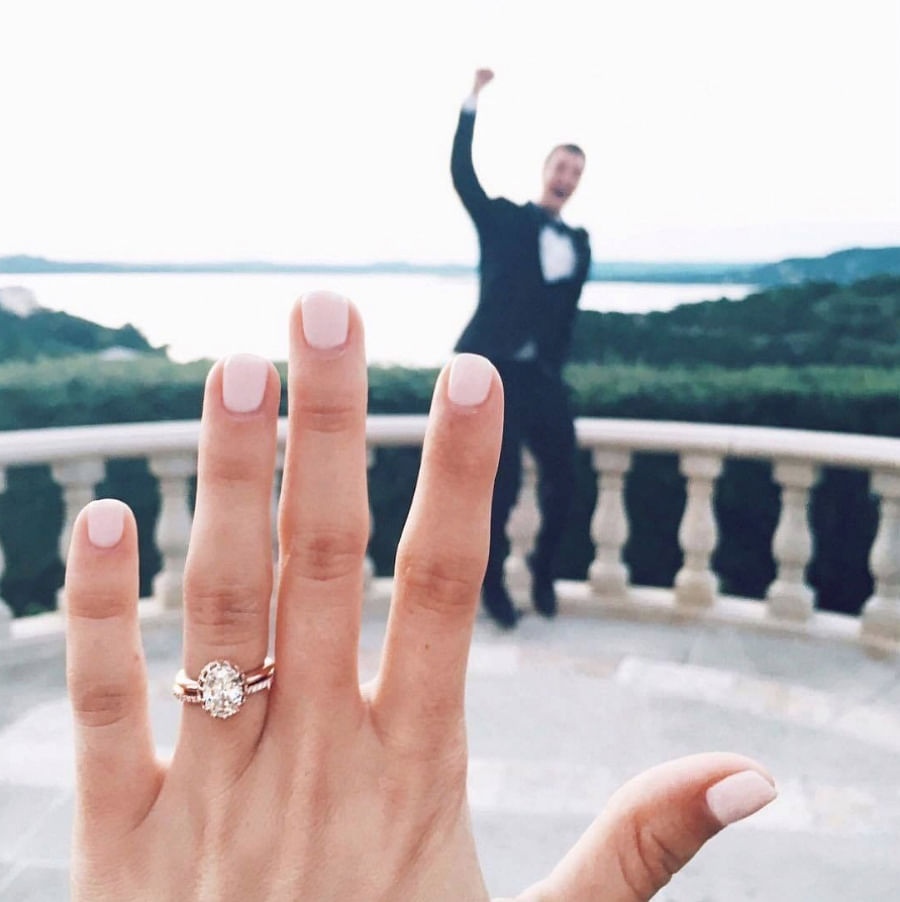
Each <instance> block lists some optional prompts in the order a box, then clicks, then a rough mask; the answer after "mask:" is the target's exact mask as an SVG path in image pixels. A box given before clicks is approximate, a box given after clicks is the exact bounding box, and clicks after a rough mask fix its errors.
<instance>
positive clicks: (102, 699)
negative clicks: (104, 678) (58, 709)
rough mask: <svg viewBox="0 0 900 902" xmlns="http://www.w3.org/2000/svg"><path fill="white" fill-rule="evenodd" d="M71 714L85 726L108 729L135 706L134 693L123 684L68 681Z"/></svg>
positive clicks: (122, 718)
mask: <svg viewBox="0 0 900 902" xmlns="http://www.w3.org/2000/svg"><path fill="white" fill-rule="evenodd" d="M69 694H70V696H71V699H72V711H73V712H74V715H75V719H76V720H77V721H78V723H79V724H81V725H82V726H85V727H108V726H111V725H113V724H116V723H119V722H120V721H122V720H124V719H125V718H126V717H127V716H128V714H129V713H130V712H131V711H132V709H133V708H134V705H135V703H136V698H135V690H134V689H133V688H131V687H129V686H128V685H126V684H124V683H97V682H80V681H78V680H75V679H70V681H69Z"/></svg>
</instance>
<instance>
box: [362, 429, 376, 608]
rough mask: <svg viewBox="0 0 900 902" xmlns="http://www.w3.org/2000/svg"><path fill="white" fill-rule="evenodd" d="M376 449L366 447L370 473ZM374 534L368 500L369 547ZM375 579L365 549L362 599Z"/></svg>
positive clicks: (367, 594)
mask: <svg viewBox="0 0 900 902" xmlns="http://www.w3.org/2000/svg"><path fill="white" fill-rule="evenodd" d="M375 454H376V449H375V447H374V446H373V445H366V468H367V469H368V470H369V471H371V470H372V467H374V466H375ZM374 533H375V512H374V511H373V510H372V499H371V497H370V498H369V545H370V546H371V543H372V536H373V535H374ZM374 579H375V561H373V560H372V555H371V554H369V551H368V549H366V558H365V560H364V561H363V597H364V598H367V597H368V596H369V595H370V594H371V591H372V585H373V580H374Z"/></svg>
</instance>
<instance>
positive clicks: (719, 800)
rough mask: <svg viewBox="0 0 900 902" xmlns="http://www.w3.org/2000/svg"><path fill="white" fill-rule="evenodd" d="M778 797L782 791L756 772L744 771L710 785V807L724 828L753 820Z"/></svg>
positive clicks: (708, 799) (708, 792)
mask: <svg viewBox="0 0 900 902" xmlns="http://www.w3.org/2000/svg"><path fill="white" fill-rule="evenodd" d="M777 795H778V790H776V789H775V787H774V786H773V785H772V784H771V783H770V782H769V781H768V780H766V779H765V777H763V776H762V775H760V774H758V773H757V772H756V771H755V770H745V771H741V772H740V773H739V774H732V775H731V776H730V777H726V778H725V779H724V780H720V781H719V782H718V783H715V784H713V785H712V786H710V788H709V789H707V790H706V804H707V805H709V810H710V811H712V813H713V815H715V818H716V820H718V821H719V823H720V824H721V825H722V826H723V827H727V826H728V825H729V824H733V823H734V822H735V821H739V820H742V819H743V818H745V817H749V816H750V815H751V814H753V813H754V812H757V811H759V809H760V808H763V807H765V806H766V805H768V804H769V802H771V801H772V799H774V798H775V796H777Z"/></svg>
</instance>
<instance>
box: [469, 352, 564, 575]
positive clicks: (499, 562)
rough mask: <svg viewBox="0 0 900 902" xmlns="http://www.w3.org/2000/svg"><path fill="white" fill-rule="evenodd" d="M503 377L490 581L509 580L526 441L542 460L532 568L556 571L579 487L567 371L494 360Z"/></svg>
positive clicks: (537, 459)
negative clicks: (512, 517)
mask: <svg viewBox="0 0 900 902" xmlns="http://www.w3.org/2000/svg"><path fill="white" fill-rule="evenodd" d="M494 365H495V366H496V367H497V370H498V371H499V373H500V377H501V378H502V379H503V391H504V399H505V400H504V420H503V443H502V445H501V449H500V463H499V465H498V467H497V478H496V480H495V482H494V497H493V504H492V507H491V551H490V556H489V558H488V566H487V572H486V574H485V584H487V585H491V584H493V585H496V584H498V583H500V582H502V580H503V562H504V561H505V560H506V557H507V555H508V554H509V539H508V538H507V537H506V523H507V520H508V519H509V513H510V511H511V510H512V508H513V506H514V505H515V503H516V498H517V497H518V494H519V488H520V486H521V483H522V445H523V444H524V445H526V446H527V447H528V449H529V451H531V453H532V455H533V456H534V458H535V461H536V462H537V467H538V502H539V506H540V511H541V527H540V530H539V532H538V536H537V542H536V544H535V550H534V557H533V559H532V567H533V569H534V570H535V572H540V573H543V574H545V575H550V573H551V570H552V566H553V561H554V558H555V556H556V552H557V550H558V549H559V545H560V542H561V541H562V532H563V527H564V526H565V521H566V516H567V514H568V511H569V506H570V504H571V501H572V496H573V494H574V491H575V426H574V423H573V420H572V411H571V405H570V402H569V389H568V387H567V386H566V384H565V383H564V382H563V380H562V376H561V375H559V374H558V373H553V372H551V371H548V370H546V369H544V368H543V367H541V365H540V364H538V363H536V362H534V361H517V360H506V361H496V360H495V361H494Z"/></svg>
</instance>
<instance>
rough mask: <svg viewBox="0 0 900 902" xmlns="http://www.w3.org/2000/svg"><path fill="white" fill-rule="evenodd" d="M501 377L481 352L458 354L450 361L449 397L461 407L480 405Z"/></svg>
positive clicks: (447, 388)
mask: <svg viewBox="0 0 900 902" xmlns="http://www.w3.org/2000/svg"><path fill="white" fill-rule="evenodd" d="M499 378H500V377H499V374H498V373H497V370H496V368H495V367H494V365H493V364H492V363H491V362H490V360H488V359H487V358H486V357H482V356H481V355H480V354H465V353H464V354H458V355H457V356H456V357H454V358H453V361H452V362H451V363H450V367H449V371H448V373H447V377H446V391H447V397H448V399H449V400H450V402H451V403H453V404H455V405H457V406H459V407H464V408H474V407H478V406H480V405H481V404H483V403H484V402H485V401H486V400H487V398H488V396H489V395H490V393H491V389H492V388H493V385H494V383H495V382H496V381H499Z"/></svg>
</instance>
